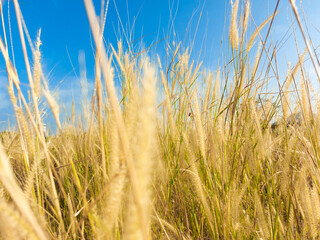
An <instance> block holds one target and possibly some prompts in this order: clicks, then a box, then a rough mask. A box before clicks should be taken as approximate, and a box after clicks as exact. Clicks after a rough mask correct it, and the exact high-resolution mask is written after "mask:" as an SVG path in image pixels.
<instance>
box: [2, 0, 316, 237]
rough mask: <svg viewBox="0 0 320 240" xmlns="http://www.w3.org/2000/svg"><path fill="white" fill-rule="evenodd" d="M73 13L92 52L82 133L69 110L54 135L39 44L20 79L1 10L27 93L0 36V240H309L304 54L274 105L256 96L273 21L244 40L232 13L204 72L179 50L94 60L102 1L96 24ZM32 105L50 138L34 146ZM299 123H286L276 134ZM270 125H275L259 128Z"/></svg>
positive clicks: (311, 215) (242, 26) (310, 145)
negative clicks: (1, 92) (227, 54)
mask: <svg viewBox="0 0 320 240" xmlns="http://www.w3.org/2000/svg"><path fill="white" fill-rule="evenodd" d="M84 2H85V7H86V10H87V14H88V19H89V22H90V27H91V30H92V34H93V39H94V42H95V45H96V61H95V72H96V76H95V89H94V92H93V93H92V101H91V106H90V112H88V113H86V112H85V113H86V114H87V115H86V116H85V117H84V119H85V120H84V121H87V122H86V123H84V122H81V121H79V122H77V121H76V116H75V105H74V103H73V104H72V113H71V117H70V122H69V123H67V124H65V125H63V124H61V123H60V115H59V114H60V110H59V109H60V106H59V104H58V102H57V100H56V99H55V98H54V94H52V93H51V91H50V90H49V86H48V82H47V79H46V78H45V77H44V74H43V71H42V67H41V49H40V45H41V40H40V32H39V34H38V37H37V40H36V43H35V46H33V43H30V44H31V46H30V48H31V50H32V53H33V56H32V57H33V67H32V68H31V65H30V63H29V57H28V55H27V46H26V44H25V40H24V32H25V31H27V29H26V28H25V29H23V24H24V20H23V16H22V13H21V12H20V8H19V4H18V1H17V0H14V6H15V10H16V16H17V20H18V29H19V33H20V38H21V44H22V48H23V52H24V60H25V63H26V68H27V72H28V80H29V84H30V92H31V100H30V102H28V101H27V100H26V97H25V96H24V94H23V92H22V91H21V89H20V80H19V76H18V74H17V71H16V69H15V68H14V64H12V61H13V60H11V59H10V58H9V54H8V46H7V40H6V31H5V28H4V26H5V25H4V24H3V31H4V32H3V33H4V41H3V39H2V37H0V50H1V52H2V55H3V57H4V60H5V63H6V69H7V75H8V92H9V95H10V99H11V102H12V105H13V108H14V111H15V116H16V120H17V130H16V131H9V132H3V133H1V134H0V181H1V184H0V210H1V211H0V223H1V224H0V239H271V238H273V239H297V238H298V239H317V238H319V237H320V235H319V232H320V203H319V199H320V190H319V189H320V171H319V150H320V147H319V140H318V133H319V130H320V120H319V119H320V117H319V116H320V113H319V111H317V114H314V111H315V109H314V108H313V106H312V105H311V100H310V99H311V92H310V89H311V90H312V86H311V83H310V80H309V79H307V78H306V75H305V69H304V61H303V60H304V59H305V57H306V54H307V51H308V52H309V54H311V53H310V52H311V50H310V49H309V48H310V46H307V48H306V50H305V51H304V53H303V54H302V55H299V57H298V62H297V64H296V65H295V66H294V67H293V68H292V69H289V70H288V75H287V76H286V79H285V81H284V83H281V82H280V81H279V92H277V93H276V92H267V93H266V92H265V86H266V85H267V84H268V81H266V80H264V77H266V78H268V76H270V75H272V74H276V71H275V67H276V66H275V64H276V63H275V62H273V61H272V58H273V56H274V54H275V51H274V49H273V48H269V47H267V37H268V35H269V31H268V34H267V36H266V37H265V39H263V38H261V31H262V29H263V28H264V27H265V26H269V29H270V28H271V27H272V23H273V19H274V18H275V15H276V12H277V11H276V10H275V11H274V13H273V14H272V15H271V16H270V17H269V18H268V19H267V20H265V21H264V22H263V23H262V24H260V25H259V26H258V27H257V28H256V29H254V31H253V34H252V35H250V36H248V37H247V34H248V33H247V32H248V29H249V27H250V20H249V19H250V17H251V16H250V2H249V1H245V2H244V5H243V6H244V7H243V10H241V11H240V20H238V11H239V6H241V3H242V2H239V1H238V0H236V1H235V2H234V3H232V14H231V23H230V30H229V41H230V48H231V50H232V59H231V60H230V64H228V65H226V66H225V67H224V68H221V69H218V70H216V71H206V70H204V69H203V67H202V66H201V63H199V64H195V63H194V62H193V61H192V59H190V50H189V49H188V48H186V49H184V48H183V47H182V45H181V43H179V44H175V43H174V44H172V45H171V46H169V45H168V52H167V53H168V56H167V57H168V58H171V60H170V61H171V62H170V63H169V64H168V65H164V63H163V62H162V61H161V59H160V57H158V58H157V59H156V60H157V61H155V60H152V59H151V60H150V59H149V58H148V57H147V55H146V53H143V54H139V55H138V56H133V55H132V53H131V51H130V49H129V51H125V49H124V48H123V45H122V43H121V42H119V43H118V49H115V48H114V47H113V46H111V50H112V53H111V54H107V52H106V47H107V46H105V44H103V41H102V34H103V31H104V25H105V19H106V14H107V9H108V3H109V1H107V3H106V7H105V10H103V11H102V13H101V16H102V17H101V19H100V18H98V17H97V15H96V13H95V10H94V6H93V4H92V1H91V0H85V1H84ZM290 4H291V5H292V7H293V11H294V14H295V16H296V18H297V20H298V21H300V20H299V16H298V12H297V9H296V6H295V5H294V2H293V1H290ZM0 6H1V7H0V10H1V16H2V5H1V3H0ZM240 9H241V7H240ZM99 19H100V20H99ZM2 21H4V20H3V17H2ZM10 31H11V29H10ZM301 31H302V34H303V29H302V30H301ZM239 34H241V35H240V36H239ZM26 35H27V36H28V33H26ZM258 36H259V37H260V41H259V47H258V48H257V53H256V55H255V58H254V59H253V61H251V60H250V58H251V56H252V53H251V51H250V50H251V49H252V48H253V45H254V42H255V41H257V39H258ZM169 49H170V50H169ZM262 54H265V55H267V57H266V59H267V64H265V63H264V64H262V63H261V59H262ZM268 61H269V62H268ZM228 62H229V61H228ZM315 64H316V63H315ZM316 67H318V66H316ZM270 69H271V70H272V71H274V72H273V73H271V72H270ZM115 75H118V76H121V82H122V84H121V86H120V88H119V89H117V88H116V87H115V84H114V76H115ZM277 78H278V79H279V76H277ZM159 86H160V87H159ZM297 86H299V88H298V87H297ZM162 96H163V98H162ZM119 97H120V98H121V99H120V100H119ZM294 99H296V100H294ZM40 101H46V102H47V104H48V106H49V107H50V109H51V112H52V114H53V116H54V118H55V121H56V124H57V132H56V134H54V135H49V136H45V133H44V131H43V128H42V124H43V119H42V118H41V115H40V113H41V112H42V110H43V109H42V106H43V105H41V104H40ZM318 108H319V100H318ZM298 112H300V114H301V118H300V120H299V123H298V124H293V123H288V120H290V117H292V116H294V115H291V114H294V113H298ZM276 115H280V116H282V117H281V118H280V119H279V120H278V121H277V124H275V125H274V129H272V128H271V123H272V122H273V121H274V120H275V116H276ZM85 124H87V125H88V128H86V127H84V126H85Z"/></svg>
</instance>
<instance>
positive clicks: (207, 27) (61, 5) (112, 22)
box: [0, 0, 320, 129]
mask: <svg viewBox="0 0 320 240" xmlns="http://www.w3.org/2000/svg"><path fill="white" fill-rule="evenodd" d="M3 2H4V14H5V16H4V17H5V23H6V26H7V27H8V14H7V12H8V2H7V0H6V1H3ZM93 2H94V4H95V6H96V11H97V13H100V6H101V1H100V0H94V1H93ZM276 2H277V1H276V0H254V1H253V0H252V1H251V5H252V9H251V11H252V17H253V18H254V20H255V22H256V24H257V25H259V24H260V23H261V22H262V21H263V20H264V19H266V17H267V16H269V15H270V14H271V13H272V12H273V9H274V8H275V5H276ZM19 3H20V7H21V10H22V13H23V16H24V19H25V22H26V24H27V27H28V30H29V33H30V36H31V38H32V39H33V40H35V38H36V34H37V31H38V29H39V28H41V30H42V33H41V40H42V43H43V45H42V46H41V51H42V55H43V59H42V63H43V67H44V71H45V73H46V74H48V76H49V81H50V87H51V88H54V87H56V86H59V89H60V95H59V98H60V99H59V100H60V101H61V102H63V103H65V104H66V105H68V104H69V105H70V103H71V100H72V99H73V98H74V99H75V100H76V101H77V100H80V99H77V98H80V97H79V96H80V95H79V91H80V90H81V88H80V83H79V78H78V77H79V75H80V68H79V63H78V56H79V52H83V53H84V54H85V57H86V69H87V74H88V75H87V77H88V81H89V85H90V84H91V86H92V79H93V76H94V60H93V49H92V44H93V43H92V39H91V35H90V29H89V23H88V20H87V16H86V12H85V8H84V3H83V1H82V0H45V1H44V0H32V1H28V0H20V1H19ZM9 5H10V10H9V11H10V15H11V27H12V34H13V47H14V54H15V62H16V67H17V69H18V73H19V76H20V80H21V81H22V83H25V85H24V90H25V91H27V89H28V85H27V78H26V72H25V65H24V61H23V57H22V51H21V47H20V39H19V36H18V29H17V24H16V18H15V13H14V8H13V2H12V1H10V4H9ZM170 9H171V10H170ZM299 9H300V5H299ZM303 9H304V11H305V12H306V14H307V16H308V18H310V21H311V22H312V23H313V24H314V25H315V26H318V27H319V28H320V17H318V10H319V9H320V1H318V0H308V1H303ZM290 10H291V9H290V8H289V3H288V1H287V0H280V5H279V14H278V16H277V18H276V21H275V24H274V28H273V30H272V33H271V36H272V38H271V39H272V40H273V41H274V42H276V41H277V40H280V39H281V38H282V37H283V36H284V34H285V33H286V32H287V30H288V29H289V27H290V24H291V22H292V15H291V11H290ZM201 12H202V15H201V18H199V17H200V13H201ZM229 17H230V1H228V0H226V1H225V0H206V1H203V0H180V1H177V0H175V1H173V0H110V4H109V11H108V15H107V21H106V30H105V35H104V36H105V39H106V41H107V42H108V43H111V44H113V45H114V46H116V42H117V39H119V38H122V39H124V36H125V35H124V32H123V30H122V26H123V29H124V30H125V32H126V33H127V34H128V32H130V30H132V31H131V33H132V35H131V39H130V40H131V41H134V40H136V39H139V38H140V37H142V36H145V37H144V38H143V40H142V41H143V46H145V47H148V46H150V45H152V44H153V43H155V42H157V41H158V40H160V39H163V38H166V40H168V41H170V42H172V41H176V42H179V41H182V43H183V45H184V46H190V44H191V43H192V42H193V40H194V41H195V45H194V53H193V55H192V56H193V58H195V60H197V59H198V56H199V55H201V57H200V58H201V60H202V61H204V66H205V67H207V68H210V69H211V70H214V69H217V67H218V62H219V64H220V65H221V64H223V59H224V60H225V59H226V56H220V55H219V53H220V47H221V39H222V38H224V39H225V40H224V41H223V49H224V50H226V49H227V46H228V42H227V38H228V27H225V26H228V21H229ZM119 19H121V22H122V26H121V24H120V23H119ZM199 19H200V20H199ZM133 24H134V26H133ZM197 25H198V26H199V27H198V30H197V34H196V35H195V30H196V28H197ZM307 25H308V27H309V30H310V33H311V35H312V39H313V41H314V43H315V44H316V43H318V42H319V40H320V37H319V36H320V35H319V32H318V31H317V30H316V29H315V28H314V27H313V26H312V25H311V24H310V23H309V22H307ZM172 26H173V27H174V31H175V33H176V35H173V34H172V31H170V29H172ZM249 31H250V32H253V31H254V24H251V27H250V28H249ZM262 33H264V32H262ZM296 34H297V36H300V33H299V32H298V31H297V32H296ZM1 35H3V34H1ZM2 37H3V36H2ZM271 39H270V40H271ZM134 44H135V45H136V46H141V45H139V44H141V41H138V42H136V43H134ZM298 44H299V46H300V51H302V49H304V44H303V42H302V40H301V38H300V37H298ZM164 50H165V41H163V42H160V43H158V44H156V45H155V46H154V47H152V48H151V49H150V54H152V53H155V52H156V53H159V54H160V55H162V54H164ZM137 51H138V49H137ZM200 52H201V54H200ZM224 52H225V54H227V53H228V52H227V51H224ZM29 54H30V52H29ZM219 56H220V57H219ZM11 57H12V56H11ZM30 57H31V54H30ZM278 57H279V65H280V67H281V69H280V71H281V72H282V73H285V72H286V71H287V69H286V64H287V62H289V61H290V62H293V63H295V62H296V60H297V54H296V49H295V44H294V40H293V38H291V39H289V41H287V42H286V44H285V45H284V47H283V48H281V50H280V52H278ZM71 62H72V64H71ZM72 65H73V67H74V70H73V67H72ZM0 68H1V69H0V101H1V103H0V129H4V128H6V127H7V125H8V122H7V120H8V118H11V117H12V114H13V111H12V109H11V105H10V102H9V99H8V95H7V93H6V84H7V83H6V81H7V80H6V77H5V67H4V61H3V59H2V58H0ZM310 74H311V75H312V74H314V73H313V72H312V70H310ZM313 77H314V76H313ZM61 82H62V83H61ZM69 90H71V92H72V94H70V91H69Z"/></svg>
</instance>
